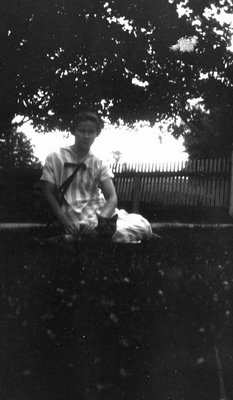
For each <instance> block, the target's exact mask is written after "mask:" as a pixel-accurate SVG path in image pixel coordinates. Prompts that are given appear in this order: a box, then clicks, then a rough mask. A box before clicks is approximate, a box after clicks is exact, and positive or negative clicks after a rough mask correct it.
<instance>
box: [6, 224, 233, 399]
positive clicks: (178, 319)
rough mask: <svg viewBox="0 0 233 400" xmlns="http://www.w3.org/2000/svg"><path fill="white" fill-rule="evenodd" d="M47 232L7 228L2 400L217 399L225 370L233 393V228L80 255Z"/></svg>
mask: <svg viewBox="0 0 233 400" xmlns="http://www.w3.org/2000/svg"><path fill="white" fill-rule="evenodd" d="M41 235H42V236H43V234H41V233H38V231H24V232H23V231H22V232H1V233H0V240H1V248H0V250H1V272H0V274H1V275H0V279H1V322H0V324H1V325H0V335H1V340H0V360H1V361H0V363H1V365H0V373H1V381H2V389H1V392H2V393H1V399H4V400H29V399H30V400H31V399H33V400H34V399H35V400H52V399H66V400H74V399H75V400H77V399H88V400H97V399H103V400H105V399H106V400H109V399H111V400H115V399H116V400H121V399H122V400H123V399H125V400H131V399H135V400H139V399H140V400H141V399H145V400H152V399H153V400H154V399H156V400H160V399H161V400H165V399H166V400H168V399H171V400H181V399H188V400H194V399H195V400H196V399H202V400H205V399H208V400H209V399H211V400H215V399H216V400H217V399H219V397H220V394H219V378H220V377H221V376H220V375H221V370H220V367H222V371H223V379H224V384H225V390H226V393H227V395H228V397H231V396H232V395H233V387H232V367H233V365H232V364H233V362H232V360H233V358H232V354H233V351H232V338H233V335H232V333H233V332H232V300H233V299H232V293H233V292H232V285H233V273H232V259H233V249H232V246H231V244H232V230H230V229H228V230H221V229H216V230H167V231H165V230H163V231H161V235H162V240H160V241H159V240H158V241H156V242H148V243H147V244H143V245H113V244H111V245H109V244H102V245H101V244H99V243H98V244H97V243H95V244H94V243H84V242H83V243H81V244H79V245H78V246H77V247H76V248H75V249H73V250H75V254H73V252H70V251H65V250H64V249H62V248H56V247H53V246H48V245H39V244H38V241H36V240H34V239H35V238H36V239H38V237H40V236H41ZM215 348H217V350H218V352H219V355H220V361H221V364H222V365H220V366H219V365H218V364H217V361H216V352H215Z"/></svg>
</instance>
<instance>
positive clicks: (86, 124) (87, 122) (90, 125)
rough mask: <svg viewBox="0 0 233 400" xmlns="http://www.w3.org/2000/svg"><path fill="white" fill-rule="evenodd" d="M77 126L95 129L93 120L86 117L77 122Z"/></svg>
mask: <svg viewBox="0 0 233 400" xmlns="http://www.w3.org/2000/svg"><path fill="white" fill-rule="evenodd" d="M77 128H86V129H97V126H96V123H95V121H90V120H88V119H85V120H83V121H79V122H78V123H77Z"/></svg>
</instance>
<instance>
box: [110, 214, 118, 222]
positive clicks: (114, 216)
mask: <svg viewBox="0 0 233 400" xmlns="http://www.w3.org/2000/svg"><path fill="white" fill-rule="evenodd" d="M111 219H112V221H113V222H117V220H118V214H115V215H113V217H112V218H111Z"/></svg>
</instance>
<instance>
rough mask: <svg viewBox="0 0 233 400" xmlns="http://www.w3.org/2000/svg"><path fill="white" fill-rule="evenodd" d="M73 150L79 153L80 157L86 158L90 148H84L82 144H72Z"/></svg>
mask: <svg viewBox="0 0 233 400" xmlns="http://www.w3.org/2000/svg"><path fill="white" fill-rule="evenodd" d="M71 148H72V151H73V152H74V153H75V154H76V155H77V157H78V158H80V159H81V158H85V157H86V156H87V155H88V154H89V151H90V149H82V148H80V146H77V145H76V144H73V145H72V146H71Z"/></svg>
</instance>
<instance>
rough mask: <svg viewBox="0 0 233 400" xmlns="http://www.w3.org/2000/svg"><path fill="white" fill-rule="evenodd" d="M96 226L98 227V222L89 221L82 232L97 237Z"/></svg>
mask: <svg viewBox="0 0 233 400" xmlns="http://www.w3.org/2000/svg"><path fill="white" fill-rule="evenodd" d="M95 228H96V222H95V221H89V222H88V223H87V224H85V225H84V226H83V228H82V230H81V233H82V235H84V236H89V237H95V236H97V232H96V229H95Z"/></svg>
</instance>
